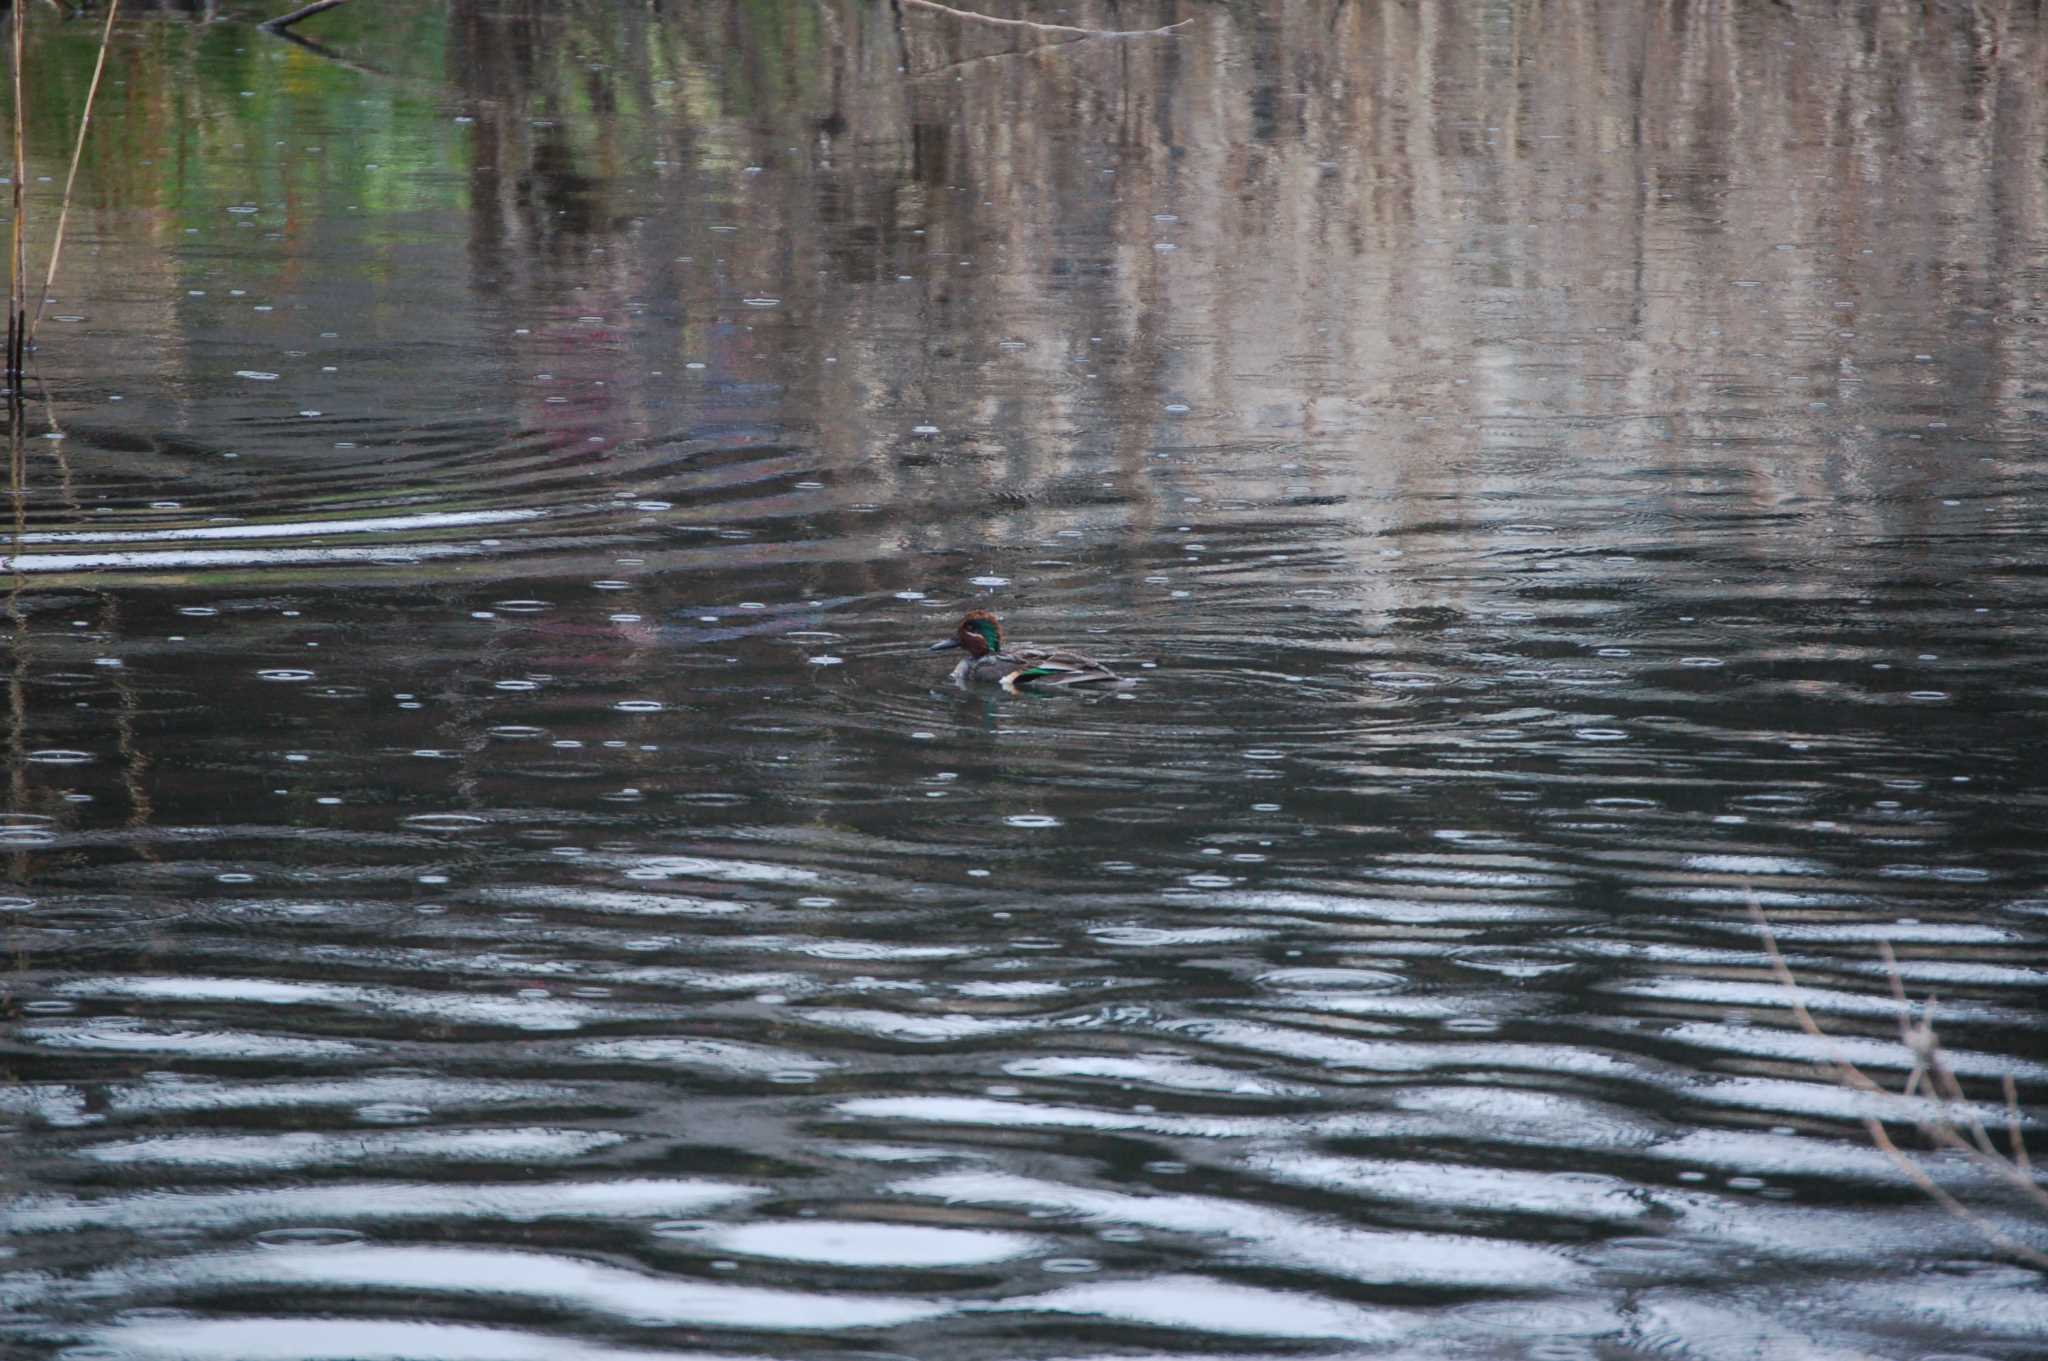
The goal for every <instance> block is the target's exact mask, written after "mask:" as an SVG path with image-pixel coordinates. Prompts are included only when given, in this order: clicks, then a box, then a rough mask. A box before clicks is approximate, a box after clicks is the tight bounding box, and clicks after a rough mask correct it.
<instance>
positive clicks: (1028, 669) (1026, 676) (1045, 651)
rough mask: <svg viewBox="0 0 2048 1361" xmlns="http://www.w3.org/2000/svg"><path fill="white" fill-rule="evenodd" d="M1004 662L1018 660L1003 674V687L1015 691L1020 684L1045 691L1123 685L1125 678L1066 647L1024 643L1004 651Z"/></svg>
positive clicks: (1091, 658)
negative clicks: (1079, 686) (1077, 686)
mask: <svg viewBox="0 0 2048 1361" xmlns="http://www.w3.org/2000/svg"><path fill="white" fill-rule="evenodd" d="M1002 655H1003V659H1004V660H1005V661H1011V662H1015V663H1016V664H1017V665H1016V668H1015V669H1014V670H1012V671H1011V672H1010V673H1009V674H1008V675H1006V676H1004V677H1003V687H1004V688H1005V689H1009V690H1015V689H1017V688H1019V687H1020V686H1029V687H1031V688H1032V689H1036V690H1044V689H1055V688H1064V687H1067V686H1074V685H1123V684H1126V683H1127V682H1125V680H1124V678H1123V677H1121V676H1119V675H1117V674H1116V672H1114V671H1112V670H1110V669H1109V668H1108V667H1106V666H1104V665H1103V664H1102V663H1101V662H1098V661H1096V660H1095V659H1094V658H1093V657H1084V656H1082V655H1081V654H1080V653H1078V652H1069V651H1068V650H1067V649H1065V648H1051V647H1037V646H1034V645H1032V644H1030V643H1023V644H1020V645H1018V646H1017V647H1014V648H1010V649H1007V650H1005V651H1004V652H1003V654H1002Z"/></svg>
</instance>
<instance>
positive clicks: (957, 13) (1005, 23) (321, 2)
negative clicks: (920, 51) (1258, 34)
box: [306, 0, 1194, 38]
mask: <svg viewBox="0 0 2048 1361" xmlns="http://www.w3.org/2000/svg"><path fill="white" fill-rule="evenodd" d="M340 3H342V0H317V3H316V4H315V5H308V6H307V7H306V8H307V9H309V10H310V9H314V8H323V9H324V8H325V7H326V6H327V5H338V4H340ZM901 3H903V4H906V5H911V6H914V7H915V8H917V9H929V10H937V11H938V12H939V13H941V14H950V15H952V16H953V17H954V18H956V19H967V20H971V21H972V22H974V23H977V24H995V25H997V26H998V27H1001V28H1028V29H1031V30H1032V31H1033V32H1036V33H1078V34H1080V35H1081V36H1082V37H1084V38H1156V37H1158V36H1160V35H1161V34H1164V33H1172V32H1174V31H1175V30H1176V29H1182V28H1186V27H1187V26H1188V25H1189V24H1191V23H1193V22H1194V20H1193V19H1183V20H1181V21H1180V22H1179V23H1177V24H1168V25H1166V27H1164V28H1076V27H1075V26H1074V25H1072V24H1041V23H1038V22H1037V21H1035V20H1032V19H998V18H997V17H996V16H995V15H993V14H976V13H975V12H974V11H973V10H968V9H954V8H953V7H952V6H951V5H942V4H940V3H939V0H901Z"/></svg>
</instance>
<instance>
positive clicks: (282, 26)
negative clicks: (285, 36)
mask: <svg viewBox="0 0 2048 1361" xmlns="http://www.w3.org/2000/svg"><path fill="white" fill-rule="evenodd" d="M347 3H348V0H313V3H311V4H310V5H300V6H299V7H298V8H297V9H295V10H293V11H292V12H291V13H290V14H280V15H278V16H277V18H275V19H265V20H264V21H263V22H262V23H261V24H259V25H258V27H259V28H267V29H269V30H270V31H271V32H273V33H282V32H284V31H285V30H286V29H288V28H290V27H291V26H292V25H293V24H295V23H297V22H298V21H299V20H301V19H310V18H312V17H313V16H314V15H316V14H324V13H326V12H327V11H328V10H330V9H333V8H334V7H335V6H337V5H345V4H347Z"/></svg>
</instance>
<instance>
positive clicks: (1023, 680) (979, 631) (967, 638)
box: [930, 610, 1130, 690]
mask: <svg viewBox="0 0 2048 1361" xmlns="http://www.w3.org/2000/svg"><path fill="white" fill-rule="evenodd" d="M956 647H957V648H959V649H960V650H961V651H963V652H965V653H966V654H967V655H966V656H965V657H963V658H961V659H960V665H958V666H956V667H954V668H953V680H954V683H955V684H959V685H971V684H975V683H985V684H990V685H1000V686H1002V687H1003V688H1004V689H1005V690H1015V689H1018V688H1019V687H1020V686H1029V687H1031V688H1034V689H1046V688H1067V687H1071V686H1076V685H1092V686H1104V687H1109V686H1122V685H1129V684H1130V682H1129V681H1127V680H1125V679H1124V678H1123V677H1121V676H1119V675H1117V674H1116V672H1114V671H1112V670H1110V669H1109V668H1108V667H1106V666H1104V665H1103V664H1102V663H1101V662H1098V661H1096V660H1095V659H1094V658H1093V657H1087V656H1083V655H1082V654H1081V653H1079V652H1075V651H1072V650H1071V649H1069V648H1063V647H1041V646H1039V645H1038V644H1036V643H1012V644H1010V645H1009V646H1007V647H1005V646H1004V645H1003V626H1002V624H1001V623H1000V622H998V621H997V619H996V617H995V616H994V615H993V614H990V613H989V612H988V611H987V610H976V611H974V612H973V613H972V614H970V615H968V616H967V617H966V618H965V619H962V620H961V621H960V627H959V628H958V629H956V630H955V631H954V633H953V636H952V637H951V638H948V639H947V640H946V641H945V642H943V643H933V644H932V646H931V648H930V651H933V652H945V651H948V650H949V649H952V648H956Z"/></svg>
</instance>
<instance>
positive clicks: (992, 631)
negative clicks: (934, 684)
mask: <svg viewBox="0 0 2048 1361" xmlns="http://www.w3.org/2000/svg"><path fill="white" fill-rule="evenodd" d="M956 647H958V648H964V649H966V651H967V655H968V656H970V657H986V656H988V654H989V653H991V652H1001V651H1002V650H1003V626H1002V625H1001V624H1000V623H998V622H996V617H995V616H994V615H992V614H990V613H989V612H988V611H987V610H976V611H974V612H973V613H972V614H970V615H968V616H967V617H966V618H965V619H962V620H961V621H960V627H959V628H958V629H956V630H954V632H953V636H952V637H951V638H948V639H947V640H946V641H945V642H943V643H933V644H932V645H931V646H930V647H929V648H927V649H925V650H926V651H928V652H945V651H948V650H949V649H952V648H956Z"/></svg>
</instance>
